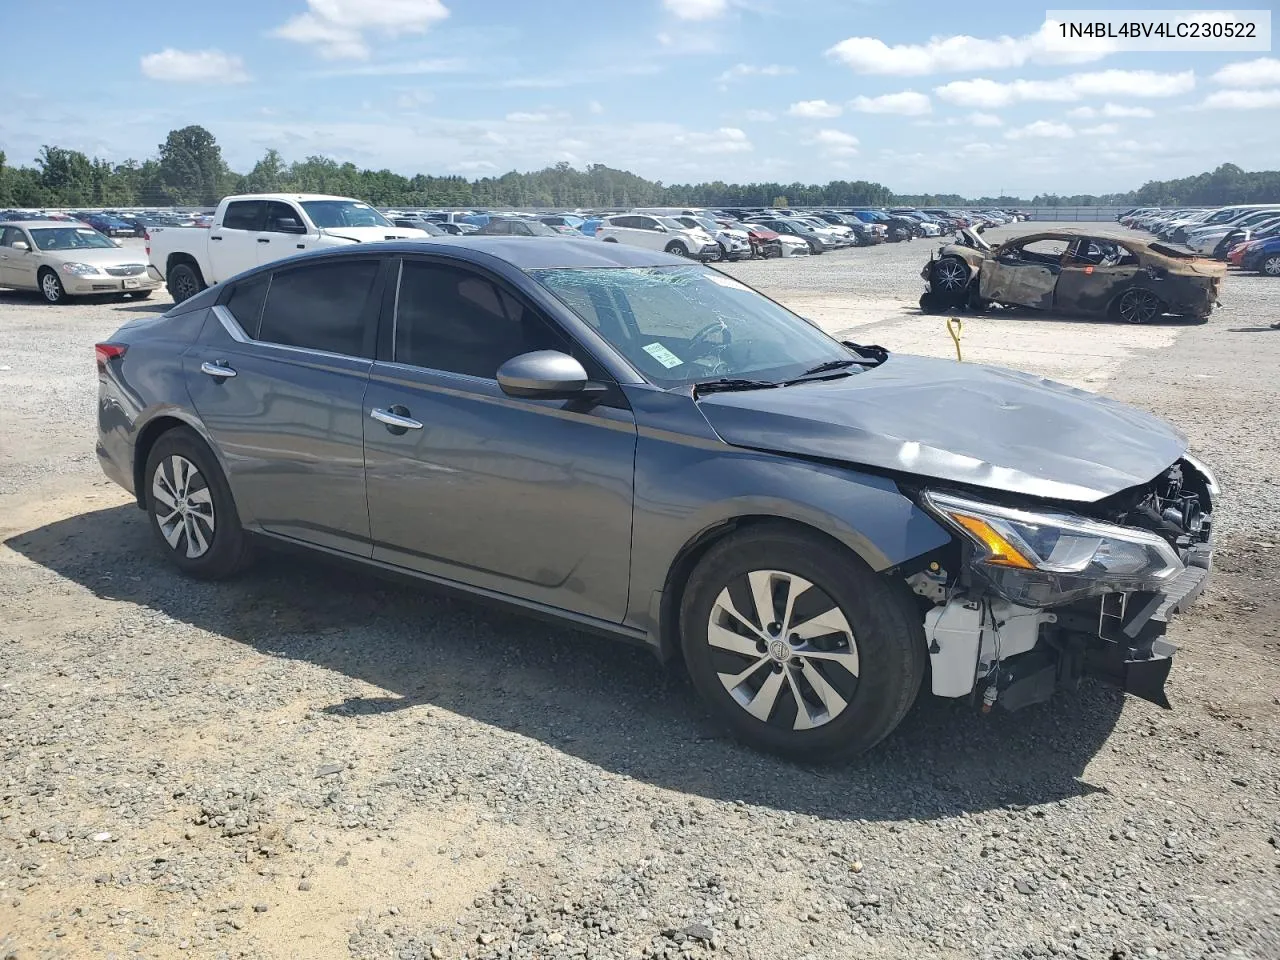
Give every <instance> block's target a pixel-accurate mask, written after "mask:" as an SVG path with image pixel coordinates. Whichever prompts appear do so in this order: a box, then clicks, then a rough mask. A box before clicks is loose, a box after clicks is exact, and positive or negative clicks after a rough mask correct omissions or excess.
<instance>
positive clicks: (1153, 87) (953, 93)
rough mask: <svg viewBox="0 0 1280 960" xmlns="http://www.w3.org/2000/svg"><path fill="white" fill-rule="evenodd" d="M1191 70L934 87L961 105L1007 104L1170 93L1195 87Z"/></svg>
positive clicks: (1117, 72) (1102, 72)
mask: <svg viewBox="0 0 1280 960" xmlns="http://www.w3.org/2000/svg"><path fill="white" fill-rule="evenodd" d="M1195 85H1196V75H1195V71H1192V70H1187V71H1184V72H1182V73H1156V72H1154V71H1152V70H1100V71H1098V72H1096V73H1073V74H1069V75H1067V76H1065V77H1059V78H1058V79H1056V80H1011V81H1009V82H1008V83H1000V82H998V81H996V80H987V79H984V78H978V79H975V80H953V81H952V82H951V83H946V84H943V85H942V86H940V87H935V88H934V91H933V92H934V93H936V94H937V95H938V96H939V97H940V98H941V99H943V100H946V101H948V102H949V103H956V104H959V105H961V106H965V107H979V108H987V109H990V108H992V107H1007V106H1009V105H1011V104H1014V103H1025V102H1032V101H1057V102H1070V101H1073V100H1080V99H1083V98H1084V97H1102V96H1113V97H1119V96H1130V97H1173V96H1177V95H1178V94H1182V93H1187V92H1189V91H1191V90H1194V89H1195Z"/></svg>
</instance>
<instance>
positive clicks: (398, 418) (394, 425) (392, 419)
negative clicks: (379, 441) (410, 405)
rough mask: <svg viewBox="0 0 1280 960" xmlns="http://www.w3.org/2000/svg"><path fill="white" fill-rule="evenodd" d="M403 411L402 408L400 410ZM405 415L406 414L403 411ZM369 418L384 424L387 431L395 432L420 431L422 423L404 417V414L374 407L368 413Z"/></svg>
mask: <svg viewBox="0 0 1280 960" xmlns="http://www.w3.org/2000/svg"><path fill="white" fill-rule="evenodd" d="M400 409H401V410H404V407H401V408H400ZM405 413H408V411H407V410H405ZM369 416H371V417H373V419H375V420H377V421H378V422H379V423H385V424H386V425H387V429H388V430H391V431H392V432H395V431H396V430H401V431H404V430H421V429H422V421H421V420H414V419H413V418H412V417H407V416H404V414H399V413H395V412H393V411H391V410H384V409H383V408H382V407H374V408H373V409H372V410H370V411H369Z"/></svg>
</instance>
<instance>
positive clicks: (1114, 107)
mask: <svg viewBox="0 0 1280 960" xmlns="http://www.w3.org/2000/svg"><path fill="white" fill-rule="evenodd" d="M1067 116H1068V117H1074V118H1075V119H1077V120H1092V119H1093V118H1094V117H1110V118H1112V119H1120V118H1123V117H1138V118H1146V117H1154V116H1155V111H1154V110H1148V109H1147V108H1146V107H1124V106H1121V105H1120V104H1118V103H1108V104H1104V105H1103V106H1102V107H1101V108H1095V107H1076V108H1075V109H1073V110H1068V111H1067Z"/></svg>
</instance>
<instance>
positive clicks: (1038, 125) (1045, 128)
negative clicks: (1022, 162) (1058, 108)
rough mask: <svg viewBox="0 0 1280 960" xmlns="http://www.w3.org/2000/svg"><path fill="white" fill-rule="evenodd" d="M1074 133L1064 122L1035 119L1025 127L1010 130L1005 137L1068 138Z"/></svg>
mask: <svg viewBox="0 0 1280 960" xmlns="http://www.w3.org/2000/svg"><path fill="white" fill-rule="evenodd" d="M1075 135H1076V132H1075V130H1073V129H1072V128H1071V127H1070V126H1068V125H1067V124H1065V123H1054V122H1052V121H1050V120H1037V121H1036V122H1035V123H1028V124H1027V125H1026V126H1025V127H1018V128H1017V129H1016V130H1010V131H1009V132H1008V133H1006V134H1005V137H1007V138H1008V139H1010V140H1070V139H1071V138H1072V137H1074V136H1075Z"/></svg>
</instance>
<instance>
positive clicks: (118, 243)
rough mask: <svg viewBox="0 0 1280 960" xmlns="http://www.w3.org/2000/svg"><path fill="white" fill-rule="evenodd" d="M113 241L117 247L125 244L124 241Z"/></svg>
mask: <svg viewBox="0 0 1280 960" xmlns="http://www.w3.org/2000/svg"><path fill="white" fill-rule="evenodd" d="M111 242H112V243H114V244H115V245H116V246H117V247H123V246H124V244H123V243H121V242H120V241H119V240H112V241H111Z"/></svg>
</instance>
